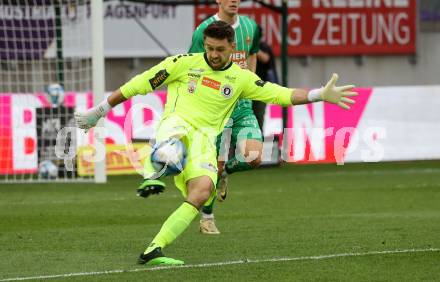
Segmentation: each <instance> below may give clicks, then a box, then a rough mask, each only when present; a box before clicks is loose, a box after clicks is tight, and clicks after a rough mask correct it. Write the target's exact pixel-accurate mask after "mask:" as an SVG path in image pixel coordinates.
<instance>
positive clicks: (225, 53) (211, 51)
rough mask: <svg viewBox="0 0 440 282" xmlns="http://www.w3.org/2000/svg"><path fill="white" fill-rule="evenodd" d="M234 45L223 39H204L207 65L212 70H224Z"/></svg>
mask: <svg viewBox="0 0 440 282" xmlns="http://www.w3.org/2000/svg"><path fill="white" fill-rule="evenodd" d="M234 49H235V43H234V42H229V41H228V40H227V39H226V38H225V39H216V38H212V37H205V51H206V56H207V57H208V62H209V65H210V66H211V68H212V69H214V70H220V69H222V68H224V67H225V66H226V65H227V64H228V63H229V62H230V60H231V54H232V52H233V51H234Z"/></svg>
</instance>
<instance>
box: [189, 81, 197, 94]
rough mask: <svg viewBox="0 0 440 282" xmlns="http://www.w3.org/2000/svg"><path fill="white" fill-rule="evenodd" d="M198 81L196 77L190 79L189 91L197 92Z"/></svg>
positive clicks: (191, 92)
mask: <svg viewBox="0 0 440 282" xmlns="http://www.w3.org/2000/svg"><path fill="white" fill-rule="evenodd" d="M197 81H198V80H195V79H190V80H189V81H188V93H190V94H193V93H194V92H196V88H197Z"/></svg>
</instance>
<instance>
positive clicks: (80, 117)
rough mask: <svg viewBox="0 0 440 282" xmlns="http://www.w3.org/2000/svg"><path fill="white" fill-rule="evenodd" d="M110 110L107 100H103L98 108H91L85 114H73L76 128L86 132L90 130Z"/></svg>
mask: <svg viewBox="0 0 440 282" xmlns="http://www.w3.org/2000/svg"><path fill="white" fill-rule="evenodd" d="M111 108H112V107H111V106H110V104H109V103H108V102H107V99H105V100H104V101H102V102H101V103H100V104H99V105H98V106H96V107H93V108H91V109H89V110H87V111H85V112H82V113H79V112H75V114H74V117H75V123H76V126H77V127H79V128H81V129H84V130H85V131H86V132H87V131H88V130H89V129H90V128H92V127H94V126H95V125H96V124H97V123H98V120H99V119H100V118H102V117H105V116H106V115H107V113H108V112H109V111H110V110H111Z"/></svg>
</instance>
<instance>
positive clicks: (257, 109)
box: [252, 26, 278, 131]
mask: <svg viewBox="0 0 440 282" xmlns="http://www.w3.org/2000/svg"><path fill="white" fill-rule="evenodd" d="M258 29H259V30H260V34H261V35H262V36H261V38H263V30H262V28H261V26H258ZM255 73H256V74H257V75H258V76H259V77H260V78H261V80H263V81H269V82H273V83H278V74H277V69H276V65H275V56H274V55H273V51H272V48H271V47H270V46H269V44H267V43H266V42H265V41H263V40H261V41H260V50H259V51H258V53H257V70H256V71H255ZM252 108H253V110H254V113H255V116H256V118H257V120H258V124H259V126H260V129H261V131H263V125H264V114H265V112H266V104H265V103H263V102H260V101H254V102H253V103H252Z"/></svg>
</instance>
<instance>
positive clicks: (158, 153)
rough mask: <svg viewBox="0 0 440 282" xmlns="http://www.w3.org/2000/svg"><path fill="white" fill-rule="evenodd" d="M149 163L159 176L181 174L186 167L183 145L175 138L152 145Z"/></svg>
mask: <svg viewBox="0 0 440 282" xmlns="http://www.w3.org/2000/svg"><path fill="white" fill-rule="evenodd" d="M151 163H152V165H153V167H154V169H155V170H156V172H158V173H159V174H160V175H159V176H161V175H163V176H166V175H177V174H179V173H181V172H182V170H183V169H184V168H185V165H186V148H185V145H184V144H183V143H182V141H180V140H179V139H177V138H170V139H168V140H167V141H164V142H160V143H158V144H156V145H154V147H153V150H152V152H151Z"/></svg>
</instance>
